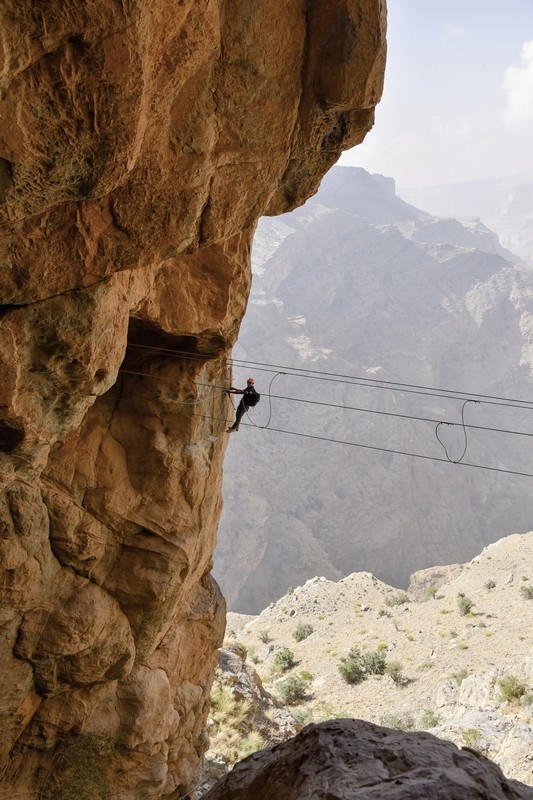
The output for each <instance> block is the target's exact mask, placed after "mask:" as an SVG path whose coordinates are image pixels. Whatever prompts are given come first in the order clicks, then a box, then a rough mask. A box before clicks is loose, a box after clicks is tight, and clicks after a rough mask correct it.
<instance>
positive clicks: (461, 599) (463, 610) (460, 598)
mask: <svg viewBox="0 0 533 800" xmlns="http://www.w3.org/2000/svg"><path fill="white" fill-rule="evenodd" d="M457 605H458V607H459V613H460V614H461V616H463V617H466V615H467V614H470V612H471V611H472V608H473V607H474V601H473V600H471V599H470V597H467V596H466V594H464V592H459V593H458V595H457Z"/></svg>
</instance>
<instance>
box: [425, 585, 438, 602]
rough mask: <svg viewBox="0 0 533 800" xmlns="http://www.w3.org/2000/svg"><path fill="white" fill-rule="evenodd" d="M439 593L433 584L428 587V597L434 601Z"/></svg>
mask: <svg viewBox="0 0 533 800" xmlns="http://www.w3.org/2000/svg"><path fill="white" fill-rule="evenodd" d="M437 591H438V589H437V587H436V586H433V584H432V585H431V586H428V588H427V589H426V596H427V597H429V598H432V599H433V600H434V599H435V597H436V596H437Z"/></svg>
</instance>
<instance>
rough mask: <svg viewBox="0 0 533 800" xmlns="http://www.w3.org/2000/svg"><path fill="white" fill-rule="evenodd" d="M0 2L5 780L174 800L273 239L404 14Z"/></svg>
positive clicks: (213, 605)
mask: <svg viewBox="0 0 533 800" xmlns="http://www.w3.org/2000/svg"><path fill="white" fill-rule="evenodd" d="M0 16H1V31H2V35H1V37H2V38H1V49H0V84H1V95H0V115H1V120H2V122H1V125H0V265H1V266H0V302H1V303H2V307H1V309H0V310H1V328H0V367H1V374H2V383H1V386H0V482H1V486H2V495H1V498H0V553H1V559H2V561H1V579H0V580H1V583H0V586H1V600H2V603H1V606H0V614H1V619H2V627H1V636H2V639H1V647H0V689H1V691H0V697H1V701H0V702H1V704H2V725H1V745H2V748H1V752H2V765H1V767H0V776H1V777H0V781H1V789H0V793H3V794H2V797H9V798H15V797H16V798H17V799H18V800H33V798H36V797H39V798H40V799H41V800H45V798H50V797H54V798H61V797H62V796H63V795H62V794H61V793H62V792H63V793H65V792H66V791H67V789H68V791H70V792H71V793H72V792H74V793H75V794H76V795H77V796H80V797H92V796H98V792H100V793H101V792H103V791H104V789H105V787H106V786H108V787H109V786H110V787H112V790H113V796H115V797H117V798H124V800H128V799H129V798H137V797H140V796H143V797H161V796H168V797H177V796H179V794H180V793H181V792H183V791H185V790H186V789H187V788H188V787H190V786H191V784H192V782H193V781H194V778H195V774H196V772H197V769H198V766H199V764H200V761H201V757H202V754H203V752H204V750H205V748H206V746H207V742H206V736H205V733H204V727H205V720H206V717H207V712H208V703H209V687H210V684H211V680H212V673H213V669H214V664H215V661H216V647H217V645H218V644H219V643H220V642H221V639H222V633H223V628H224V603H223V599H222V597H221V596H220V593H219V591H218V589H217V586H216V584H215V583H214V581H213V580H212V578H211V577H210V569H211V556H212V552H213V548H214V545H215V536H216V527H217V522H218V518H219V514H220V508H221V499H220V481H221V471H222V459H223V455H224V447H225V442H224V438H223V437H222V438H221V437H220V433H221V432H222V431H223V430H224V428H225V427H226V418H227V416H228V407H227V401H226V398H225V394H224V391H223V390H224V387H225V386H227V385H228V382H229V379H230V376H229V374H228V370H227V363H226V354H227V352H228V351H229V349H230V348H231V346H232V345H233V343H234V341H235V338H236V336H237V333H238V329H239V324H240V320H241V318H242V315H243V313H244V310H245V307H246V302H247V297H248V291H249V285H250V269H249V253H250V243H251V238H252V235H253V231H254V227H255V224H256V221H257V219H258V217H259V216H260V215H261V214H264V213H268V214H276V213H280V212H283V211H286V210H288V209H289V208H292V207H294V206H295V205H297V204H299V203H301V202H302V201H303V200H304V199H305V198H306V197H307V196H308V195H309V194H310V193H312V192H313V191H315V190H316V188H317V186H318V184H319V182H320V179H321V177H322V175H323V174H324V172H325V171H326V170H327V169H328V168H329V166H330V165H331V164H333V163H334V161H335V160H336V158H337V157H338V155H339V153H340V152H341V150H343V149H345V148H346V147H348V146H351V145H354V144H357V143H358V142H360V141H361V140H362V139H363V137H364V135H365V133H366V132H367V131H368V130H369V128H370V127H371V125H372V122H373V113H374V106H375V104H376V103H377V102H378V100H379V97H380V94H381V90H382V81H383V72H384V53H385V45H384V36H385V8H384V3H383V2H381V0H332V1H331V0H330V1H329V2H327V3H326V2H317V1H316V0H315V1H314V2H311V0H309V2H305V1H304V0H299V2H279V0H275V1H274V0H268V2H264V3H260V4H251V5H250V4H249V3H246V2H241V1H240V0H238V1H237V2H232V3H229V2H226V1H225V0H202V2H193V0H182V1H181V2H178V3H176V2H175V1H174V0H172V1H171V0H154V2H150V3H137V2H129V0H128V2H119V1H118V0H94V2H89V3H86V2H80V1H79V0H68V2H64V1H63V0H61V2H59V0H52V2H48V3H44V4H43V3H37V2H30V0H16V1H15V0H6V2H4V3H3V4H2V8H1V10H0ZM65 796H66V795H65Z"/></svg>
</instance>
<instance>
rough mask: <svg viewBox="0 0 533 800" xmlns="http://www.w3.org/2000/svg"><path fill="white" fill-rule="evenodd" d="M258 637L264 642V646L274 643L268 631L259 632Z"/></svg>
mask: <svg viewBox="0 0 533 800" xmlns="http://www.w3.org/2000/svg"><path fill="white" fill-rule="evenodd" d="M257 636H258V637H259V639H260V641H262V642H263V644H268V643H269V642H271V641H272V640H271V638H270V632H269V631H268V630H266V629H265V630H262V631H259V633H258V634H257Z"/></svg>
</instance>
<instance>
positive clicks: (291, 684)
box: [276, 675, 306, 706]
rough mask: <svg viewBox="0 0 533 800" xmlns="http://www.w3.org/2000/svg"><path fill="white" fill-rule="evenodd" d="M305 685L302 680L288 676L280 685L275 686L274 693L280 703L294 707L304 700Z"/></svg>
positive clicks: (294, 676)
mask: <svg viewBox="0 0 533 800" xmlns="http://www.w3.org/2000/svg"><path fill="white" fill-rule="evenodd" d="M305 690H306V684H305V681H304V680H303V679H302V678H297V677H296V675H289V677H288V678H286V679H285V680H284V681H283V682H282V683H279V684H278V685H277V686H276V692H277V694H278V697H279V699H280V700H281V702H282V703H284V704H285V705H288V706H294V705H296V704H297V703H301V701H302V700H305Z"/></svg>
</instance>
